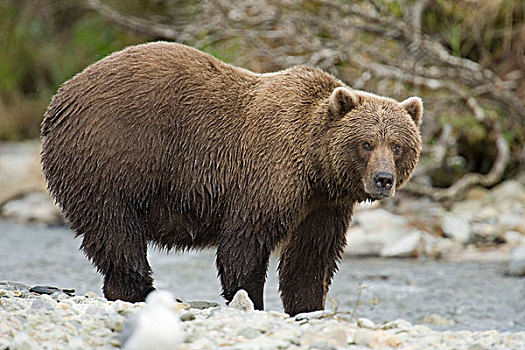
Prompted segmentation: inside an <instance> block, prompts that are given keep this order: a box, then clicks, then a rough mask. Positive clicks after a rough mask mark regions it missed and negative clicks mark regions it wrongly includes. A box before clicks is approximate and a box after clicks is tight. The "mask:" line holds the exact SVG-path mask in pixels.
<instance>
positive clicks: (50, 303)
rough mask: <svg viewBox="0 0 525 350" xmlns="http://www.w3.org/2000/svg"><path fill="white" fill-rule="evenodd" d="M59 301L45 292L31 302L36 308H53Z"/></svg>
mask: <svg viewBox="0 0 525 350" xmlns="http://www.w3.org/2000/svg"><path fill="white" fill-rule="evenodd" d="M56 305H57V303H56V301H54V300H53V298H51V297H50V296H49V295H47V294H44V295H40V296H38V297H37V298H36V299H35V300H33V303H32V304H31V309H34V310H40V309H42V310H52V309H54V308H55V307H56Z"/></svg>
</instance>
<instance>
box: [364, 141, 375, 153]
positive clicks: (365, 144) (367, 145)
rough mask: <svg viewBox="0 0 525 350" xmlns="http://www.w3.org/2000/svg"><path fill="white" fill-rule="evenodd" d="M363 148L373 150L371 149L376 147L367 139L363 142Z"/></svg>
mask: <svg viewBox="0 0 525 350" xmlns="http://www.w3.org/2000/svg"><path fill="white" fill-rule="evenodd" d="M363 149H364V150H366V151H371V150H373V149H374V147H372V145H371V144H370V142H368V141H365V142H363Z"/></svg>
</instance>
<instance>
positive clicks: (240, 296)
mask: <svg viewBox="0 0 525 350" xmlns="http://www.w3.org/2000/svg"><path fill="white" fill-rule="evenodd" d="M228 307H231V308H234V309H238V310H242V311H253V310H255V308H254V306H253V301H252V300H251V299H250V297H249V296H248V293H247V292H246V291H245V290H244V289H241V290H239V291H238V292H237V293H235V295H234V296H233V299H232V301H231V302H230V304H228Z"/></svg>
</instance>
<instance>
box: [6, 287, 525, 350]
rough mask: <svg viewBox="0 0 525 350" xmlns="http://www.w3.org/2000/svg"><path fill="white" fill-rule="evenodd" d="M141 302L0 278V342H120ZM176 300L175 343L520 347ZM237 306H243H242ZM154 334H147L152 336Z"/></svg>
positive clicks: (514, 342)
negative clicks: (41, 290) (32, 288)
mask: <svg viewBox="0 0 525 350" xmlns="http://www.w3.org/2000/svg"><path fill="white" fill-rule="evenodd" d="M145 306H146V304H145V303H136V304H131V303H126V302H122V301H115V302H110V301H107V300H106V299H104V298H102V297H99V296H98V295H96V294H95V293H87V294H86V295H82V296H70V295H68V294H66V293H63V292H61V291H58V292H55V293H53V294H51V295H46V294H43V295H39V294H37V293H33V292H29V287H28V286H24V285H21V284H17V283H12V282H1V283H0V319H1V320H2V322H1V323H0V349H28V350H32V349H51V348H52V349H86V348H97V349H112V348H118V347H120V345H121V340H120V336H121V332H122V329H123V327H125V324H126V320H127V319H128V318H129V317H130V316H131V315H134V314H135V313H137V312H139V311H140V310H142V309H143V308H144V307H145ZM196 306H199V307H206V306H209V305H203V304H202V303H200V304H194V303H178V304H177V305H176V306H175V308H174V310H173V311H174V312H176V313H177V314H178V315H179V316H180V318H181V320H182V323H181V325H182V328H181V329H182V339H183V342H182V343H181V344H180V345H179V347H178V349H217V348H224V349H472V350H474V349H479V350H481V349H523V348H525V331H524V332H517V333H500V332H497V331H492V330H488V331H482V332H471V331H457V332H452V331H445V332H439V331H434V330H431V329H430V328H428V327H426V326H421V325H413V324H411V323H409V322H407V321H404V320H395V321H392V322H388V323H384V324H375V323H374V322H372V321H371V320H368V319H359V320H358V321H357V322H356V321H355V320H354V318H353V317H352V316H351V315H350V314H349V313H348V312H335V313H334V312H333V311H330V310H327V311H324V312H313V313H308V314H300V315H297V316H296V317H289V316H288V315H286V314H284V313H280V312H274V311H269V312H267V311H253V310H250V309H249V308H248V311H244V310H246V306H238V307H222V306H213V305H211V306H212V307H209V308H205V309H198V308H196ZM242 309H244V310H242ZM152 341H154V340H152Z"/></svg>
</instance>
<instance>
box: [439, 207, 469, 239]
mask: <svg viewBox="0 0 525 350" xmlns="http://www.w3.org/2000/svg"><path fill="white" fill-rule="evenodd" d="M441 229H442V230H443V233H444V234H445V235H446V236H447V237H450V238H452V239H454V240H456V241H458V242H461V243H467V242H468V240H469V238H470V232H471V229H470V224H469V222H468V221H467V220H465V219H464V218H462V217H460V216H458V215H455V214H453V213H450V212H448V213H446V214H445V215H444V216H443V219H442V222H441Z"/></svg>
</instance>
